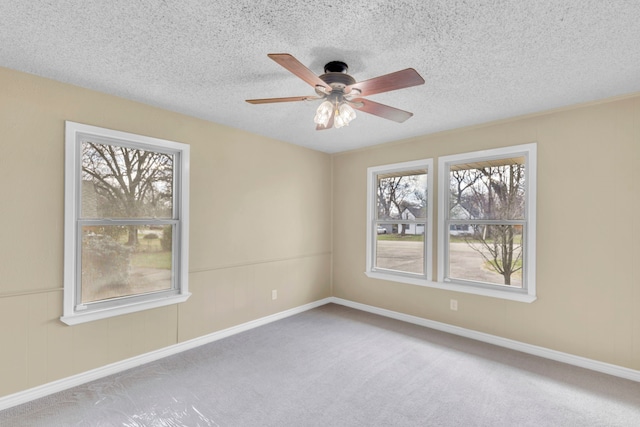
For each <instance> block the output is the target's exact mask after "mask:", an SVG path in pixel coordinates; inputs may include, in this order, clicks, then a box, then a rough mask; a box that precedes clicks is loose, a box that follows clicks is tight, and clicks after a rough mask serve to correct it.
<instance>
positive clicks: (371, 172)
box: [365, 159, 433, 286]
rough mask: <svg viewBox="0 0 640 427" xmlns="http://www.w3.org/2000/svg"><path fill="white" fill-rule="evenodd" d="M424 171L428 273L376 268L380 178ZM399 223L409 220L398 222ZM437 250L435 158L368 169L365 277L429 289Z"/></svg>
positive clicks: (426, 261)
mask: <svg viewBox="0 0 640 427" xmlns="http://www.w3.org/2000/svg"><path fill="white" fill-rule="evenodd" d="M420 169H423V170H425V171H426V173H427V219H426V230H425V231H426V233H425V238H424V248H423V250H424V261H425V265H424V274H416V273H409V272H401V271H395V270H387V269H381V268H376V267H375V259H376V239H377V223H376V212H377V206H376V202H377V191H376V189H377V177H378V175H380V174H387V173H397V172H404V171H406V172H410V171H415V170H420ZM397 222H398V223H401V222H405V223H406V222H407V220H398V221H397ZM432 247H433V159H422V160H414V161H409V162H403V163H394V164H390V165H382V166H374V167H370V168H368V169H367V261H366V271H365V274H366V275H367V276H368V277H370V278H374V279H382V280H390V281H394V282H400V283H407V284H412V285H420V286H427V285H428V283H429V282H431V278H432V262H431V258H432V254H431V248H432Z"/></svg>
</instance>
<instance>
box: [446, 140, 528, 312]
mask: <svg viewBox="0 0 640 427" xmlns="http://www.w3.org/2000/svg"><path fill="white" fill-rule="evenodd" d="M438 170H439V175H438V182H439V185H438V190H439V194H438V207H439V211H438V233H439V234H438V282H444V284H446V285H447V286H449V287H450V288H451V289H455V290H460V291H464V292H472V293H477V294H482V295H490V296H498V297H501V298H508V299H515V300H521V301H528V302H530V301H533V300H535V200H536V176H535V172H536V145H535V144H527V145H521V146H514V147H509V148H500V149H494V150H487V151H480V152H475V153H465V154H459V155H453V156H446V157H441V158H440V159H439V162H438ZM445 288H446V287H445Z"/></svg>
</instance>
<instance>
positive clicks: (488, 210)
mask: <svg viewBox="0 0 640 427" xmlns="http://www.w3.org/2000/svg"><path fill="white" fill-rule="evenodd" d="M525 160H526V159H525V157H524V156H523V157H517V158H510V159H499V160H492V161H480V162H474V163H467V164H457V165H452V166H451V167H450V173H449V187H450V194H451V196H450V199H449V201H450V203H449V219H485V220H501V219H524V217H525V215H524V211H525V165H524V163H525Z"/></svg>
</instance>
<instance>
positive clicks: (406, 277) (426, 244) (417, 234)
mask: <svg viewBox="0 0 640 427" xmlns="http://www.w3.org/2000/svg"><path fill="white" fill-rule="evenodd" d="M431 167H432V161H431V160H430V159H428V160H419V161H413V162H406V163H398V164H393V165H386V166H377V167H372V168H369V169H368V171H367V172H368V206H367V217H368V220H367V271H366V274H367V275H368V276H369V277H374V278H378V279H387V280H394V281H397V282H405V283H412V284H424V283H425V282H426V281H427V280H430V278H431V256H430V252H431V251H430V248H431V231H432V226H431V217H432V215H431V205H432V203H431V201H430V197H431V179H430V178H429V172H430V171H431Z"/></svg>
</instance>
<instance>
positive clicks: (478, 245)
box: [449, 224, 523, 288]
mask: <svg viewBox="0 0 640 427" xmlns="http://www.w3.org/2000/svg"><path fill="white" fill-rule="evenodd" d="M522 239H523V233H522V226H520V225H481V224H474V225H466V224H464V225H461V224H456V225H451V226H450V228H449V278H450V279H461V280H470V281H474V282H484V283H490V284H496V285H509V286H512V287H517V288H521V287H522V243H523V241H522Z"/></svg>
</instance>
